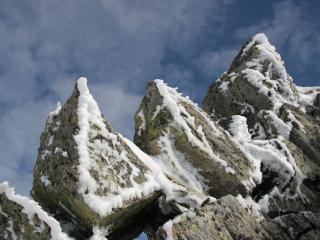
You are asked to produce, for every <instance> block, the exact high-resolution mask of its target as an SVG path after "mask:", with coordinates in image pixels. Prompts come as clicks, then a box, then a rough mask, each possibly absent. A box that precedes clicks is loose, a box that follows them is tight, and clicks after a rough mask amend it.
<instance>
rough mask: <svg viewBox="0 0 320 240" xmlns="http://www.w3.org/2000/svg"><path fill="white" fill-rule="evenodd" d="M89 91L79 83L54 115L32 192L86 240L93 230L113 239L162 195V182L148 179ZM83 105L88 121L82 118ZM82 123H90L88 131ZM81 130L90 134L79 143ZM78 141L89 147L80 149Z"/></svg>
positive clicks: (41, 149) (43, 139) (43, 136)
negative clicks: (96, 228) (84, 156)
mask: <svg viewBox="0 0 320 240" xmlns="http://www.w3.org/2000/svg"><path fill="white" fill-rule="evenodd" d="M79 84H81V85H79ZM79 89H80V90H81V91H82V92H80V90H79ZM88 91H89V90H88V89H86V80H84V79H79V80H78V83H77V84H76V86H75V88H74V91H73V94H72V95H71V97H70V98H69V99H68V100H67V102H66V103H65V104H64V105H63V106H62V107H61V109H59V108H58V109H57V110H56V111H55V112H53V113H51V114H50V116H49V118H48V120H47V123H46V127H45V130H44V131H43V132H42V134H41V139H40V147H39V150H38V158H37V161H36V165H35V167H34V181H33V189H32V196H33V197H34V198H35V199H36V200H37V201H38V202H39V203H40V204H41V206H42V207H43V208H45V209H46V210H48V211H49V212H50V213H53V214H55V215H56V216H57V218H59V219H61V220H64V221H67V222H73V223H74V225H76V226H77V230H76V231H77V234H79V233H81V234H82V236H83V237H86V236H87V237H88V236H90V235H91V231H92V228H93V227H94V226H100V227H105V228H107V229H108V233H110V234H113V233H116V232H120V231H123V230H124V229H126V228H127V226H129V225H134V224H135V223H137V222H138V221H136V220H135V219H140V217H141V212H143V210H144V209H146V208H147V207H148V206H150V205H152V204H153V203H154V201H155V200H156V199H157V198H158V197H159V196H160V195H161V193H160V192H159V191H158V189H157V188H159V186H158V185H157V183H156V182H152V181H151V180H150V181H149V179H147V176H148V174H150V169H149V168H148V167H147V166H146V165H145V164H144V163H143V161H142V160H141V159H140V158H139V157H138V156H137V155H136V154H135V153H134V152H133V151H132V150H131V148H130V147H129V146H128V145H127V144H126V143H125V141H124V139H123V138H122V136H120V135H119V134H118V133H117V132H115V131H114V130H113V129H112V128H111V127H110V125H109V123H108V122H107V121H106V120H105V119H104V118H103V116H102V115H101V113H100V111H99V109H98V107H97V105H96V103H95V101H94V100H93V98H92V96H91V97H90V96H89V95H90V94H89V92H88ZM82 95H83V97H81V96H82ZM88 99H89V101H88ZM81 101H82V102H85V104H84V105H83V106H82V105H81V106H82V107H83V108H84V111H88V116H89V118H86V119H84V118H83V117H82V118H80V117H79V116H80V115H79V114H80V112H79V111H80V110H79V109H78V107H79V106H80V103H81ZM86 101H87V102H86ZM89 111H91V112H89ZM94 111H96V112H94ZM79 121H82V124H83V123H84V124H88V125H87V126H88V129H87V130H86V131H83V130H81V129H80V123H79ZM80 131H82V132H84V133H85V134H84V136H82V138H80V139H79V137H76V136H79V135H80ZM86 138H87V139H86ZM85 139H86V140H85ZM79 141H82V142H80V143H81V144H83V145H85V146H84V147H83V145H81V146H82V148H81V149H80V147H79V146H80V143H79ZM79 149H80V150H79ZM79 151H80V152H81V151H82V153H83V152H85V153H88V155H87V156H88V158H87V162H85V163H81V161H82V162H84V161H85V160H86V159H85V158H83V157H82V160H81V159H80V156H79ZM83 159H85V160H83ZM81 171H82V172H84V174H82V177H81V175H80V174H81ZM86 174H87V175H86ZM80 177H81V178H80ZM81 179H84V180H81ZM90 184H91V185H90ZM92 184H94V186H92ZM96 199H98V200H96ZM81 234H80V235H81ZM83 237H82V238H83Z"/></svg>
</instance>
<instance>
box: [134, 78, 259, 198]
mask: <svg viewBox="0 0 320 240" xmlns="http://www.w3.org/2000/svg"><path fill="white" fill-rule="evenodd" d="M147 90H148V94H147V96H146V97H145V98H144V99H143V101H142V103H141V105H140V108H139V110H138V112H137V115H136V135H135V143H136V144H137V146H139V147H140V148H141V149H142V150H144V151H145V152H146V153H148V154H149V155H151V156H152V158H153V159H154V161H156V162H157V163H158V164H159V165H160V166H161V167H162V169H164V170H165V171H166V172H168V173H169V174H170V175H172V176H174V177H175V178H177V179H179V180H180V182H182V183H185V184H187V185H188V186H189V187H190V188H193V189H195V190H197V191H199V192H203V193H209V194H210V195H212V196H214V197H220V196H223V195H225V194H228V193H231V194H238V193H242V194H244V195H246V193H247V191H248V190H249V189H248V188H247V186H246V185H244V184H243V182H244V181H245V180H248V179H249V175H248V174H249V171H250V169H251V168H252V167H253V166H252V165H251V164H250V162H249V160H248V159H246V157H245V156H244V154H243V153H242V152H241V151H240V149H239V147H238V145H237V144H236V143H235V142H234V140H233V139H232V138H231V137H230V135H229V133H228V132H226V131H225V130H223V129H222V128H221V127H220V126H219V125H218V124H216V123H215V122H214V121H212V120H211V119H210V117H209V116H208V115H207V114H206V113H205V112H203V111H202V110H201V109H200V108H199V107H198V106H197V105H196V104H194V103H193V102H192V101H191V100H190V99H189V98H188V97H184V96H182V94H180V93H178V92H177V90H176V89H174V88H171V87H169V86H167V85H166V84H165V83H164V82H163V81H162V80H155V81H153V82H150V83H149V84H148V87H147ZM141 114H143V115H144V117H145V126H144V130H143V131H140V129H141V124H142V122H141V120H140V119H141V117H140V116H141ZM222 186H224V187H222Z"/></svg>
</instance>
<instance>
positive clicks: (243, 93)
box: [204, 34, 320, 239]
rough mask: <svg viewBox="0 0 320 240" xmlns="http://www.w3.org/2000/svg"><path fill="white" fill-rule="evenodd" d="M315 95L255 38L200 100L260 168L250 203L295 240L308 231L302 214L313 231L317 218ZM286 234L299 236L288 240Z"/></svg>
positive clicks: (319, 182)
mask: <svg viewBox="0 0 320 240" xmlns="http://www.w3.org/2000/svg"><path fill="white" fill-rule="evenodd" d="M319 91H320V87H298V86H296V85H295V84H294V83H293V80H292V78H291V77H290V76H289V75H288V73H287V71H286V69H285V66H284V62H283V61H282V59H281V57H280V55H279V54H278V53H277V52H276V50H275V47H274V46H272V45H271V44H270V43H269V41H268V39H267V37H266V36H265V35H264V34H257V35H255V36H254V37H253V38H252V39H251V40H250V41H249V42H247V43H246V44H245V45H244V47H243V48H242V49H241V51H240V53H239V54H238V55H237V56H236V58H235V59H234V61H233V62H232V64H231V66H230V68H229V70H228V71H226V72H225V73H224V74H222V76H221V77H220V78H219V79H218V80H217V81H216V82H214V83H213V84H212V85H211V86H210V88H209V91H208V94H207V96H206V97H205V99H204V109H205V111H206V112H207V113H208V114H210V115H211V117H212V118H213V119H217V120H219V123H220V124H221V125H222V126H223V127H225V128H226V129H228V130H229V131H230V133H231V134H232V135H233V137H234V138H235V139H236V140H237V141H238V142H239V144H240V145H241V146H242V148H243V150H244V151H245V153H246V155H247V157H248V158H250V159H252V161H253V162H254V163H255V165H256V166H259V165H260V172H261V175H262V181H261V183H260V184H259V185H258V186H257V187H256V188H255V189H254V190H253V192H252V197H253V199H254V200H255V201H256V202H257V203H258V204H259V205H260V206H261V211H262V212H263V213H264V214H265V216H266V217H267V218H269V219H273V220H274V222H276V223H277V224H280V225H281V226H282V227H284V228H285V229H286V233H287V234H288V235H289V236H290V237H291V238H293V239H297V238H300V237H301V236H302V235H303V234H305V233H306V231H308V230H305V228H306V229H308V227H306V224H303V222H305V221H309V220H302V221H296V220H297V219H300V220H301V219H302V218H301V216H302V215H303V213H305V212H308V216H311V217H308V219H313V223H312V224H311V225H313V226H317V224H316V223H315V222H317V221H315V220H314V219H318V218H319V215H318V214H317V212H318V210H317V209H319V207H320V205H319V204H320V191H319V189H320V168H319V167H320V159H319V155H320V150H319V149H320V145H319V144H320V131H319V121H318V114H319V101H320V96H319ZM289 213H290V214H289ZM318 220H319V219H318ZM310 221H311V220H310ZM310 221H309V222H310ZM293 222H295V223H296V226H294V224H293ZM301 224H302V225H301ZM290 228H296V229H299V230H298V231H297V233H294V234H293V233H292V234H291V232H292V231H291V230H290ZM303 229H304V230H303ZM313 229H316V227H313V228H310V231H311V230H312V231H313ZM310 236H313V235H312V234H311V235H310ZM313 239H316V238H313Z"/></svg>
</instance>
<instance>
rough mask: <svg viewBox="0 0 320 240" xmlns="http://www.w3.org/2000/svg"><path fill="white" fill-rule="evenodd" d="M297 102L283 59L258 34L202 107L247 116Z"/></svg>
mask: <svg viewBox="0 0 320 240" xmlns="http://www.w3.org/2000/svg"><path fill="white" fill-rule="evenodd" d="M298 102H299V96H298V91H297V89H296V87H295V85H294V84H293V83H292V78H291V77H290V76H289V75H288V73H287V71H286V69H285V67H284V62H283V61H282V59H281V57H280V55H279V54H278V53H277V52H276V49H275V47H274V46H272V45H271V44H270V43H269V41H268V39H267V37H266V36H265V35H264V34H262V33H259V34H257V35H255V36H254V37H253V38H252V39H251V40H250V41H248V42H247V43H246V44H245V45H244V46H243V47H242V49H241V51H240V52H239V54H238V55H237V56H236V57H235V59H234V60H233V62H232V64H231V66H230V68H229V70H228V71H227V72H225V73H224V74H222V76H221V77H220V78H219V79H218V80H217V81H215V82H214V83H213V84H212V85H211V86H210V88H209V92H208V94H207V96H206V97H205V99H204V109H205V111H206V112H208V113H209V114H216V115H217V117H219V116H220V117H230V116H232V115H235V114H245V115H247V116H249V115H252V114H253V113H255V112H258V111H260V110H277V109H279V108H280V107H281V106H282V104H284V103H288V104H291V105H294V106H297V105H298Z"/></svg>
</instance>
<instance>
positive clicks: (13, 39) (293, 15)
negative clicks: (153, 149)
mask: <svg viewBox="0 0 320 240" xmlns="http://www.w3.org/2000/svg"><path fill="white" fill-rule="evenodd" d="M258 32H265V33H266V34H267V36H268V37H269V40H270V41H271V42H272V43H273V44H274V45H275V46H276V47H277V49H278V51H279V52H280V54H281V55H282V57H283V59H284V60H285V62H286V66H287V69H288V72H289V73H290V74H291V75H292V76H293V78H294V80H295V82H296V83H297V84H299V85H304V86H308V85H320V78H319V75H320V61H319V60H320V4H319V1H317V0H314V1H312V0H309V1H256V0H255V1H253V0H252V1H251V0H247V1H235V0H201V1H193V0H161V1H153V0H137V1H129V0H68V1H65V0H55V1H49V0H29V1H19V0H0V133H1V138H0V181H3V180H9V181H10V183H11V185H13V186H15V188H16V190H17V192H19V193H22V194H28V192H29V189H30V188H31V183H32V168H33V165H34V161H35V159H36V153H37V148H38V145H39V136H40V132H41V131H42V129H43V127H44V123H45V120H46V117H47V114H48V113H49V112H50V111H52V110H53V109H54V108H55V105H56V103H57V102H58V101H61V102H62V103H63V102H64V101H65V100H66V98H67V97H68V96H69V95H70V94H71V92H72V88H73V85H74V84H75V81H76V79H77V78H78V77H79V76H86V77H87V78H88V80H89V87H90V88H91V92H92V93H93V95H94V96H95V98H96V100H97V101H98V103H99V105H100V107H101V109H102V112H103V113H104V114H105V116H106V117H107V119H108V120H109V121H110V122H111V124H112V125H113V126H114V128H116V129H117V130H119V131H120V132H121V133H122V134H124V135H126V136H128V137H130V138H132V136H133V115H134V113H135V111H136V109H137V107H138V104H139V102H140V100H141V98H142V96H143V95H144V93H145V86H146V82H147V81H149V80H152V79H155V78H162V79H164V80H165V81H166V82H168V83H169V84H170V85H172V86H177V87H178V88H179V89H180V91H182V92H184V93H185V94H186V95H189V96H190V97H191V98H192V99H193V100H194V101H196V102H198V103H199V104H201V101H202V99H203V97H204V95H205V94H206V91H207V88H208V86H209V85H210V84H211V83H212V82H213V81H215V80H216V79H217V77H218V76H219V75H220V74H221V73H222V72H223V71H225V70H226V69H227V67H228V66H229V64H230V63H231V60H232V59H233V57H234V56H235V55H236V53H237V51H238V50H239V49H240V47H241V45H242V44H243V43H244V42H245V41H246V40H247V39H249V38H250V37H251V36H252V35H253V34H255V33H258Z"/></svg>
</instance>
